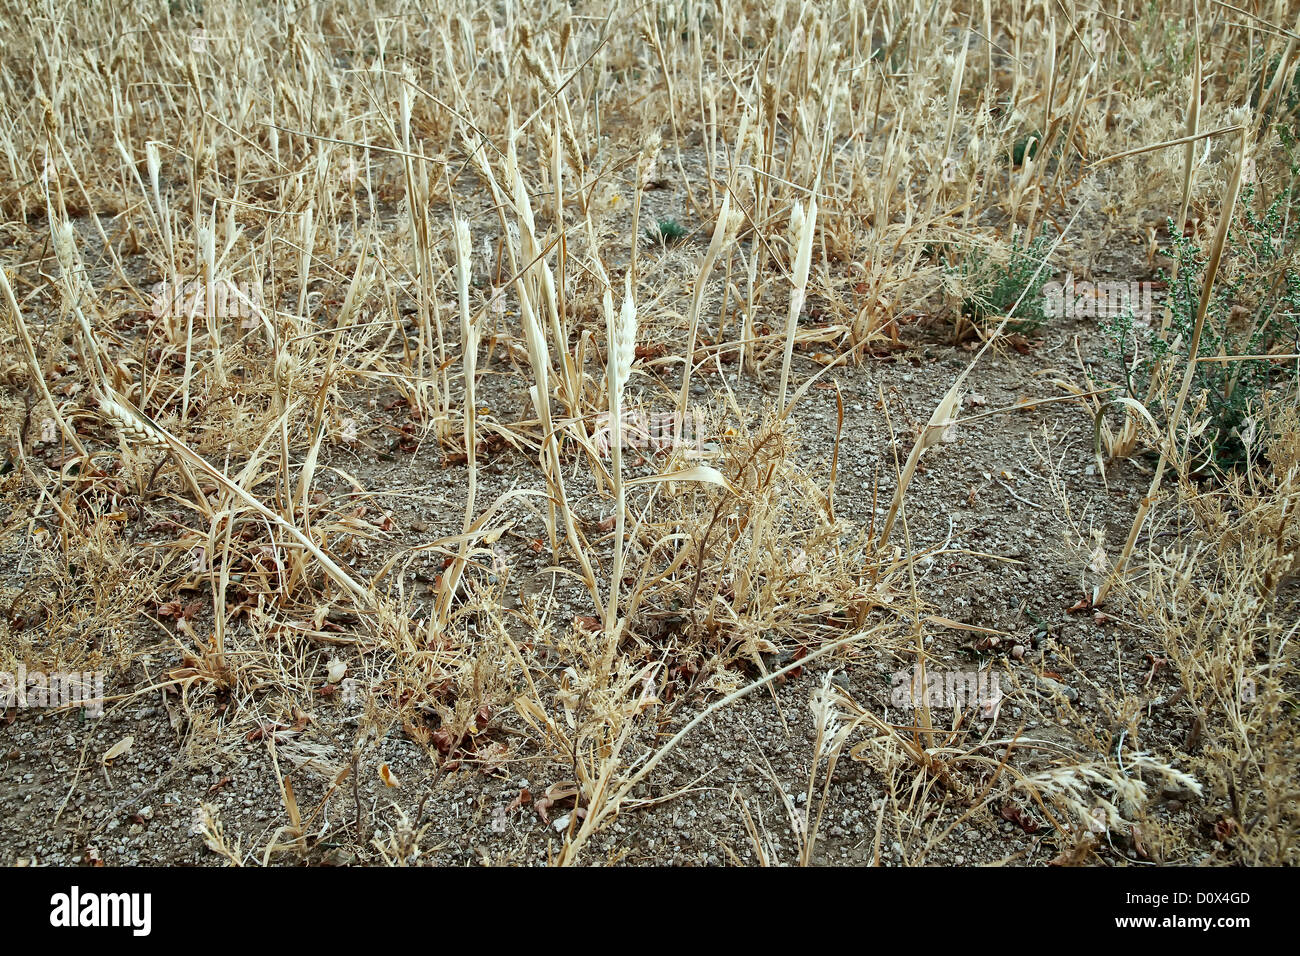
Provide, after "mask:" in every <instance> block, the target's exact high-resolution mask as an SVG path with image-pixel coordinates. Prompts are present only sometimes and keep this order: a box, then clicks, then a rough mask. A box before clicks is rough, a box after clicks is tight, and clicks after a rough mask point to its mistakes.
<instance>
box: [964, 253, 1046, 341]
mask: <svg viewBox="0 0 1300 956" xmlns="http://www.w3.org/2000/svg"><path fill="white" fill-rule="evenodd" d="M1050 247H1051V239H1050V238H1049V237H1048V235H1047V233H1046V231H1043V232H1041V233H1039V234H1038V236H1037V237H1035V238H1034V239H1032V240H1030V241H1029V242H1027V243H1026V242H1023V241H1022V239H1021V237H1015V238H1013V239H1012V241H1011V252H1010V255H1009V256H1008V258H1007V260H1006V261H1005V262H999V261H996V260H995V259H993V258H992V257H990V256H989V255H988V254H987V253H985V252H983V251H982V250H974V251H972V252H970V253H968V254H967V255H966V256H965V257H964V258H963V260H962V261H961V263H960V264H959V265H957V266H955V267H949V272H950V273H955V274H956V276H957V279H958V284H959V286H960V288H961V289H962V290H963V293H964V298H963V299H962V302H961V307H960V311H961V314H962V315H963V316H964V317H965V318H966V319H968V320H969V321H970V322H972V323H973V324H978V325H986V324H988V323H990V322H994V323H996V322H1000V321H1001V319H1002V316H1004V315H1007V314H1009V313H1010V311H1011V309H1012V308H1013V307H1015V314H1014V316H1013V318H1014V321H1013V322H1011V323H1010V325H1009V326H1008V327H1009V328H1010V329H1012V330H1013V331H1016V332H1032V331H1034V330H1035V329H1037V328H1038V327H1039V326H1041V325H1042V324H1043V322H1044V321H1046V318H1047V316H1046V313H1045V312H1044V309H1043V294H1042V293H1043V285H1044V284H1045V283H1046V282H1047V280H1048V278H1050V273H1049V272H1048V270H1047V269H1041V270H1040V269H1039V268H1038V267H1039V265H1040V264H1041V263H1042V261H1043V260H1044V259H1045V258H1046V256H1047V253H1048V250H1049V249H1050ZM1017 301H1018V302H1019V303H1020V304H1019V306H1016V303H1017Z"/></svg>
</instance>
